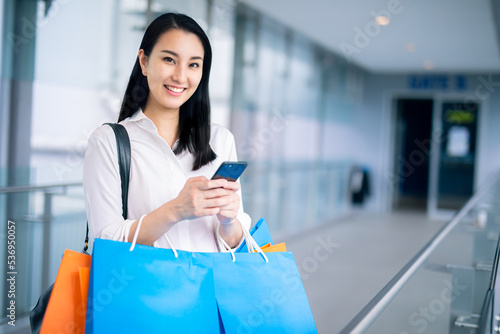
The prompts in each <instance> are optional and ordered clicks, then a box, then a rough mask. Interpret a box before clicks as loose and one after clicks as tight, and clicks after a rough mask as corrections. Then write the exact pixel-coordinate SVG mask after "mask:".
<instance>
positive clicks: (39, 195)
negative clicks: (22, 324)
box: [0, 182, 85, 315]
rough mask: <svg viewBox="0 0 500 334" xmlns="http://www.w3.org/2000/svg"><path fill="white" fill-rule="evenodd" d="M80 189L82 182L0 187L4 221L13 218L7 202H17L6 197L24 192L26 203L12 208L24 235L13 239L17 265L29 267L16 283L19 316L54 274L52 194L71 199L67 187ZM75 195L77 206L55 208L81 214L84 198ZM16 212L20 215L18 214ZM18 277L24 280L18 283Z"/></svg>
mask: <svg viewBox="0 0 500 334" xmlns="http://www.w3.org/2000/svg"><path fill="white" fill-rule="evenodd" d="M81 188H82V183H81V182H74V183H60V184H47V185H37V186H12V187H0V196H1V195H3V196H4V198H3V199H2V200H3V201H5V202H4V207H5V209H6V210H5V211H6V212H4V213H3V214H4V215H5V216H4V218H6V219H7V220H11V219H14V217H10V214H11V213H9V211H10V210H11V209H12V208H11V207H8V206H9V203H10V205H11V206H12V205H17V204H18V203H16V199H17V197H14V198H13V199H12V200H9V198H10V196H19V195H21V196H22V194H23V193H25V194H27V197H26V199H25V200H24V202H25V204H24V205H22V209H17V210H15V211H16V212H18V214H17V215H18V217H15V220H16V226H17V227H16V230H18V231H20V230H23V232H24V233H26V234H25V235H23V237H22V239H21V240H19V238H20V237H21V235H19V236H18V237H17V239H16V246H17V247H16V256H17V257H18V258H16V264H21V263H24V264H25V267H24V268H25V270H26V268H27V270H30V274H31V275H29V276H26V274H25V273H23V274H22V276H24V277H23V278H22V279H20V280H19V283H18V284H19V287H18V291H19V293H18V294H19V295H20V296H19V303H18V302H17V301H16V304H18V305H19V307H18V309H17V312H18V314H19V315H22V314H26V313H28V312H29V311H30V308H31V307H32V306H33V305H32V304H33V302H36V300H37V299H38V296H39V295H40V292H41V291H43V290H44V289H45V288H47V287H48V286H49V285H50V284H51V283H52V276H54V270H53V267H54V262H57V261H55V259H57V258H59V256H60V255H58V254H55V255H54V254H52V253H53V252H54V248H57V247H53V245H54V242H55V241H56V240H53V238H54V237H53V235H54V232H55V231H53V229H54V226H53V224H54V221H55V220H57V218H58V217H59V216H58V215H57V214H54V209H55V207H56V205H55V203H54V201H55V200H54V197H55V196H62V197H65V198H66V197H68V198H70V200H71V201H72V200H73V199H72V198H71V196H68V192H69V190H70V189H75V190H78V191H80V189H81ZM76 198H77V205H76V208H75V207H74V206H73V207H69V208H66V206H65V205H59V206H57V209H59V210H61V209H63V210H66V211H70V212H71V213H70V214H74V213H77V214H78V215H84V212H85V207H84V204H83V197H82V196H81V195H78V196H77V197H76ZM66 202H67V201H66ZM66 202H65V203H66ZM19 211H20V212H21V214H19ZM63 220H64V219H63ZM33 224H34V225H33ZM38 224H40V225H38ZM83 232H84V231H82V233H83ZM64 239H66V238H64ZM82 240H83V239H82ZM21 252H22V253H21ZM21 254H23V255H21ZM33 254H34V255H35V257H34V256H33ZM26 256H27V258H26ZM3 260H4V259H2V261H3ZM34 268H37V269H38V270H39V271H38V272H37V273H34V272H32V271H33V270H34ZM20 275H21V274H20ZM39 275H40V276H39ZM19 277H21V276H19ZM34 277H36V278H34ZM21 280H22V282H23V283H21ZM21 294H22V297H21ZM3 295H6V294H3ZM16 298H17V295H16ZM4 309H5V308H4ZM4 311H5V310H4ZM2 314H3V312H2Z"/></svg>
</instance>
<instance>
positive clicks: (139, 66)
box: [83, 13, 251, 252]
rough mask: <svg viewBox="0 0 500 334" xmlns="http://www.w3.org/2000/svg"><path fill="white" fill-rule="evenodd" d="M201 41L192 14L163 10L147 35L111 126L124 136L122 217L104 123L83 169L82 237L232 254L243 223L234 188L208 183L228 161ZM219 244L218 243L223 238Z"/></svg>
mask: <svg viewBox="0 0 500 334" xmlns="http://www.w3.org/2000/svg"><path fill="white" fill-rule="evenodd" d="M211 62H212V51H211V47H210V43H209V40H208V37H207V36H206V34H205V33H204V32H203V30H202V29H201V27H200V26H199V25H198V24H197V23H196V22H195V21H194V20H193V19H191V18H190V17H188V16H185V15H182V14H173V13H168V14H164V15H162V16H160V17H158V18H157V19H156V20H154V21H153V22H152V23H151V24H150V26H149V27H148V28H147V30H146V32H145V34H144V37H143V40H142V42H141V46H140V50H139V53H138V57H137V60H136V62H135V65H134V68H133V70H132V74H131V76H130V80H129V83H128V86H127V90H126V92H125V96H124V99H123V103H122V107H121V111H120V116H119V119H118V121H119V122H120V123H121V124H122V125H123V126H124V127H125V128H126V129H127V132H128V134H129V137H130V142H131V149H132V159H131V171H130V185H129V194H128V217H130V218H131V219H127V220H124V219H123V218H122V215H121V214H122V204H121V186H120V174H119V169H118V160H117V149H116V141H115V136H114V133H113V130H112V129H111V128H110V127H109V126H102V127H100V128H98V129H97V130H96V131H94V133H93V134H92V135H91V137H90V139H89V143H88V146H87V151H86V155H85V164H84V175H83V183H84V191H85V200H86V207H87V218H88V222H89V230H90V238H91V241H92V240H93V239H94V238H105V239H113V240H120V241H129V242H130V241H132V238H133V236H134V234H135V232H136V229H137V227H138V223H139V218H140V217H141V216H143V215H145V216H144V219H143V221H142V225H141V226H140V229H139V232H138V238H137V243H139V244H145V245H153V246H155V247H164V248H169V247H170V244H169V242H168V240H167V238H165V237H164V236H165V235H167V236H168V239H170V241H171V242H172V245H173V246H174V247H175V248H177V249H183V250H188V251H197V252H213V251H223V250H226V249H227V247H231V248H234V247H237V246H238V245H239V244H240V242H241V241H242V239H243V231H242V228H246V229H249V227H250V223H251V222H250V217H249V216H248V215H247V214H245V213H244V212H243V210H242V204H241V198H240V196H239V193H240V186H239V183H237V182H228V181H227V180H224V179H218V180H210V178H211V176H212V175H213V174H214V172H215V171H216V169H217V167H218V166H219V165H220V164H221V163H222V162H223V161H235V160H237V157H236V148H235V143H234V138H233V136H232V134H231V133H230V132H229V131H228V130H227V129H225V128H223V127H221V126H219V125H216V124H211V123H210V102H209V95H208V80H209V75H210V66H211ZM221 239H222V240H221Z"/></svg>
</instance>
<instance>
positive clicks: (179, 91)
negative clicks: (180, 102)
mask: <svg viewBox="0 0 500 334" xmlns="http://www.w3.org/2000/svg"><path fill="white" fill-rule="evenodd" d="M165 88H166V89H168V90H171V91H172V92H174V93H182V91H183V90H184V88H175V87H172V86H166V85H165Z"/></svg>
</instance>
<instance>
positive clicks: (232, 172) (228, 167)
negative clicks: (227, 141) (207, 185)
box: [212, 161, 247, 181]
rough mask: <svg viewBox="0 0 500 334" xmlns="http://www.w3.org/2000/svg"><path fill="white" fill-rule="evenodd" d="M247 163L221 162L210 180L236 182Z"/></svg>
mask: <svg viewBox="0 0 500 334" xmlns="http://www.w3.org/2000/svg"><path fill="white" fill-rule="evenodd" d="M246 167H247V163H246V162H245V161H226V162H223V163H222V164H221V165H220V167H219V168H218V169H217V171H216V172H215V174H214V176H213V177H212V180H216V179H226V180H228V181H236V180H238V178H239V177H240V176H241V174H242V173H243V171H244V170H245V168H246Z"/></svg>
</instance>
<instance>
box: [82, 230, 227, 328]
mask: <svg viewBox="0 0 500 334" xmlns="http://www.w3.org/2000/svg"><path fill="white" fill-rule="evenodd" d="M130 246H131V244H130V243H128V242H119V241H111V240H103V239H96V240H95V242H94V249H93V254H92V264H91V270H90V281H89V294H88V304H87V322H86V328H85V329H86V330H85V333H87V334H93V333H95V334H97V333H106V334H108V333H219V332H220V324H219V314H218V309H217V303H216V300H215V291H214V280H213V270H212V257H211V255H210V254H209V253H192V252H185V251H177V254H178V257H177V258H176V257H175V255H174V252H173V251H172V250H171V249H159V248H153V247H149V246H143V245H135V249H134V250H133V251H130Z"/></svg>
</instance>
